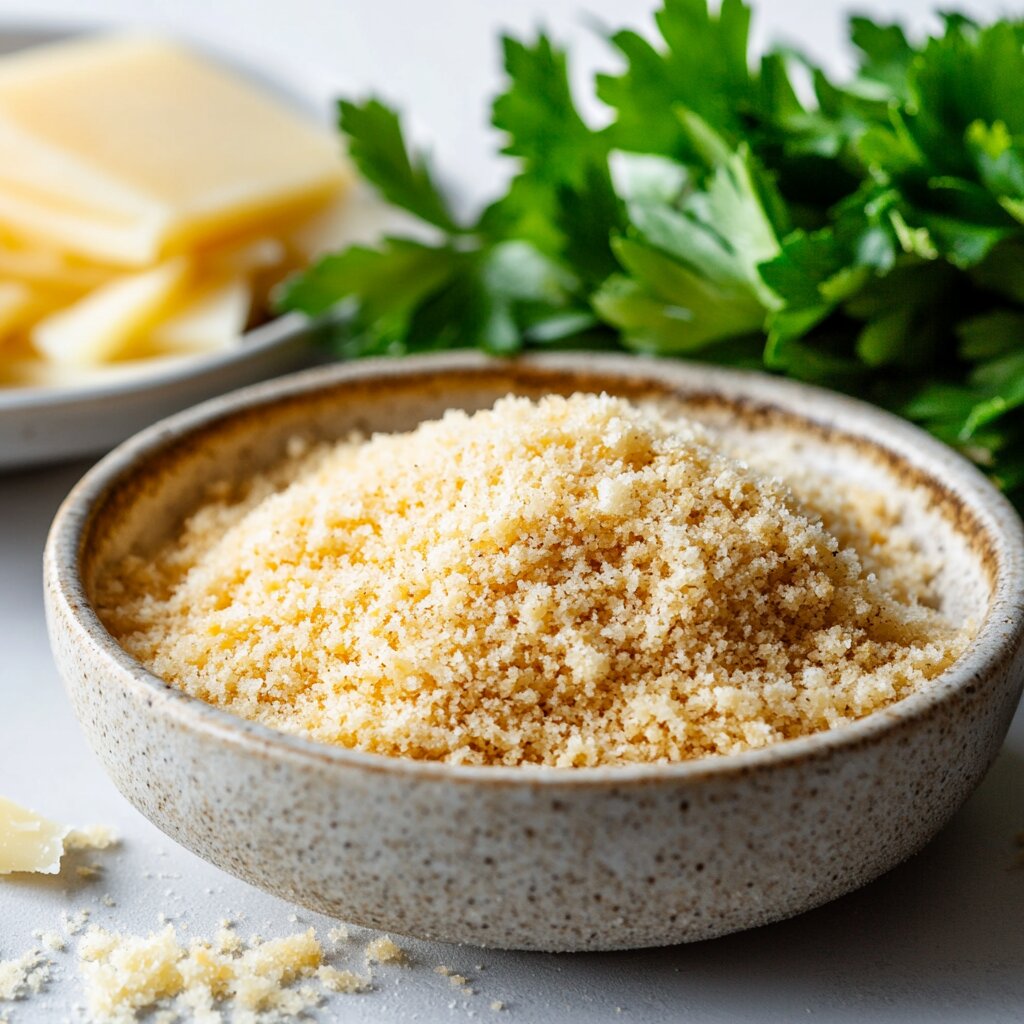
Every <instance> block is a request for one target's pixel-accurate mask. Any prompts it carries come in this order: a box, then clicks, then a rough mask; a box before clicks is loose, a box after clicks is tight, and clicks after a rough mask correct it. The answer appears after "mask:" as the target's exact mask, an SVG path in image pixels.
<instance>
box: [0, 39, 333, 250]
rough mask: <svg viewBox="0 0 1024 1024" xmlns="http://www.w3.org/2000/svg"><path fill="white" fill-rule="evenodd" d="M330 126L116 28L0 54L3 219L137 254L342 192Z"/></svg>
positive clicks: (201, 238)
mask: <svg viewBox="0 0 1024 1024" xmlns="http://www.w3.org/2000/svg"><path fill="white" fill-rule="evenodd" d="M346 177H347V176H346V172H345V170H344V169H343V165H342V163H341V160H340V156H339V154H338V151H337V144H336V142H335V140H334V139H333V138H332V136H331V134H330V133H328V132H326V131H323V130H321V129H319V128H318V127H316V126H314V125H312V124H310V123H309V122H307V120H306V119H305V118H303V117H302V116H300V115H299V114H298V113H296V112H295V111H293V110H291V109H290V108H289V107H287V106H286V105H285V104H283V103H282V102H280V101H279V100H277V99H276V98H275V97H273V96H271V95H269V94H267V93H266V92H265V91H263V90H261V89H259V88H257V87H256V86H255V85H254V84H252V83H251V82H249V81H247V80H245V79H243V78H241V77H240V76H238V75H236V74H233V73H231V72H229V71H227V70H226V69H224V68H221V67H219V66H216V65H214V64H213V63H211V62H210V61H207V60H206V59H204V58H202V57H201V56H199V55H197V54H194V53H192V52H190V51H189V50H187V49H185V48H183V47H181V46H178V45H176V44H174V43H171V42H167V41H161V40H155V39H147V38H139V37H131V36H115V37H104V38H97V39H85V40H77V41H73V42H70V43H61V44H57V45H54V46H48V47H44V48H40V49H37V50H34V51H28V52H26V53H24V54H18V55H15V56H13V57H10V58H5V60H4V62H3V64H2V66H0V221H3V222H5V223H7V224H9V225H11V226H13V227H15V228H16V229H18V230H19V231H21V232H23V233H25V234H28V235H31V236H32V237H35V238H40V239H45V240H47V241H48V242H49V243H51V244H53V245H55V246H57V247H60V248H64V249H68V250H70V251H72V252H76V253H80V254H82V255H84V256H88V257H90V258H92V259H96V260H100V261H109V262H113V263H118V264H122V265H133V266H142V265H145V264H147V263H150V262H153V261H155V260H157V259H159V258H161V256H163V255H165V254H167V253H169V252H173V251H180V250H183V249H185V248H188V247H194V246H198V245H203V244H207V243H210V242H212V241H216V240H219V239H225V238H228V237H230V236H231V235H233V234H236V233H240V232H244V231H246V230H249V229H251V227H252V225H254V224H257V223H267V224H269V223H272V222H274V221H278V222H282V223H283V222H286V221H288V220H290V219H291V220H293V219H295V218H297V217H299V216H300V215H302V214H304V213H308V211H309V210H311V209H313V208H315V207H317V206H318V205H321V204H323V203H325V202H327V201H329V200H330V199H331V198H332V197H334V196H336V195H337V194H338V192H339V190H340V189H341V188H342V186H343V185H344V183H345V181H346Z"/></svg>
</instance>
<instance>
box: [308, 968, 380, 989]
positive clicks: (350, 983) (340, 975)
mask: <svg viewBox="0 0 1024 1024" xmlns="http://www.w3.org/2000/svg"><path fill="white" fill-rule="evenodd" d="M316 976H317V978H319V979H320V983H321V984H322V985H323V987H324V988H325V989H327V990H328V991H329V992H343V993H346V994H351V993H355V992H365V991H367V989H369V988H370V986H371V984H372V980H371V978H370V977H369V976H367V975H361V974H356V973H355V971H342V970H338V968H336V967H328V966H324V967H321V968H320V969H319V970H318V971H317V972H316Z"/></svg>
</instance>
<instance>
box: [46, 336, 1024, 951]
mask: <svg viewBox="0 0 1024 1024" xmlns="http://www.w3.org/2000/svg"><path fill="white" fill-rule="evenodd" d="M600 389H604V390H608V391H611V392H617V393H621V394H626V395H630V396H632V397H638V396H648V395H650V396H653V397H660V396H666V397H672V398H673V399H675V398H678V399H679V400H680V401H682V402H683V404H684V406H685V407H686V408H688V409H690V410H691V411H693V412H694V414H695V415H697V416H698V417H699V418H701V417H702V418H705V419H709V420H713V421H715V420H717V421H718V422H719V423H723V422H729V423H731V424H732V425H733V427H734V428H736V429H741V430H748V431H749V432H750V436H751V437H752V438H754V437H757V438H759V439H760V440H762V441H763V439H764V438H765V437H766V436H769V435H770V432H771V431H772V430H784V431H786V432H787V433H788V434H790V435H791V434H792V433H793V432H794V431H795V432H797V433H798V434H799V435H800V436H806V437H807V439H808V449H809V451H811V450H813V451H816V452H817V454H818V456H820V455H821V453H823V452H825V453H834V454H835V455H836V458H837V464H839V463H843V462H845V461H848V460H853V461H854V462H859V464H860V465H861V467H862V468H865V471H869V472H871V473H874V474H882V476H883V477H884V478H885V479H888V480H890V481H891V484H892V487H893V488H896V489H897V490H899V491H900V492H901V493H905V494H907V495H908V496H909V497H908V509H909V511H908V515H911V516H912V517H914V519H915V521H919V522H920V524H921V535H922V538H927V542H929V543H933V544H935V545H936V546H937V550H941V551H942V552H944V553H945V554H946V561H947V569H946V571H945V573H944V575H943V580H942V587H943V589H944V591H945V594H946V595H947V597H948V605H949V607H950V608H951V609H955V610H956V611H957V613H958V614H959V613H963V612H965V611H967V612H970V611H972V610H973V612H974V613H975V614H977V616H978V618H979V619H982V620H983V621H981V628H980V630H979V632H978V635H977V637H976V639H975V640H974V642H973V643H972V644H971V646H970V648H969V650H968V651H967V652H966V653H965V655H964V656H963V657H962V658H961V659H960V660H959V661H958V662H957V663H956V665H955V666H954V667H953V668H952V669H951V670H950V671H948V672H947V673H945V674H944V675H943V676H941V677H940V678H939V679H938V680H936V681H934V682H933V683H932V684H930V685H929V686H928V687H926V688H925V689H923V690H922V691H921V692H919V693H917V694H915V695H913V696H911V697H909V698H907V699H905V700H903V701H901V702H899V703H898V704H895V705H893V706H891V707H890V708H888V709H886V710H884V711H880V712H877V713H875V714H873V715H870V716H868V717H866V718H864V719H861V720H860V721H859V722H856V723H854V724H852V725H849V726H845V727H843V728H841V729H837V730H834V731H832V732H827V733H820V734H818V735H815V736H811V737H808V738H804V739H799V740H793V741H788V742H785V743H779V744H776V745H774V746H771V747H768V748H765V749H762V750H757V751H752V752H748V753H745V754H741V755H737V756H733V757H728V758H720V759H713V760H704V761H695V762H690V763H683V764H677V765H668V766H665V765H661V766H655V765H650V766H632V767H616V768H591V769H515V768H473V767H453V766H448V765H443V764H428V763H421V762H415V761H405V760H399V759H394V758H384V757H379V756H376V755H369V754H362V753H357V752H354V751H350V750H344V749H339V748H333V747H328V746H321V745H318V744H314V743H312V742H308V741H305V740H303V739H301V738H298V737H293V736H288V735H285V734H281V733H276V732H273V731H271V730H269V729H267V728H265V727H263V726H260V725H257V724H254V723H251V722H246V721H242V720H240V719H237V718H235V717H234V716H232V715H230V714H228V713H227V712H225V711H222V710H220V709H218V708H214V707H210V706H208V705H206V704H204V703H202V702H200V701H198V700H195V699H193V698H191V697H188V696H186V695H184V694H182V693H181V692H179V691H177V690H175V689H173V688H171V687H169V686H167V685H166V684H164V683H163V682H161V681H160V680H159V679H157V678H156V677H154V676H153V675H152V674H150V673H149V672H147V671H146V670H145V669H144V668H142V666H141V665H139V664H138V663H137V662H135V661H134V660H133V659H132V658H131V657H130V656H129V655H128V654H126V653H125V652H124V651H123V650H122V649H121V648H120V647H119V646H118V645H117V644H116V643H115V641H114V640H113V639H112V638H111V637H110V636H109V634H108V633H107V632H106V630H105V629H104V627H103V626H102V624H101V623H100V622H99V620H98V619H97V617H96V615H95V613H94V612H93V610H92V607H91V606H90V603H89V597H88V594H89V589H90V586H91V580H92V579H93V578H94V576H95V573H96V572H97V569H98V567H101V566H102V565H103V564H104V563H105V562H107V561H109V560H110V559H111V558H116V557H118V556H119V555H120V554H121V553H123V552H124V551H125V550H127V549H128V548H132V547H133V548H136V549H138V550H142V551H145V550H146V548H147V546H149V545H151V544H153V543H154V542H155V541H156V540H158V539H159V538H160V537H161V536H163V535H165V534H166V531H167V530H168V529H169V528H171V527H172V526H173V524H175V523H176V522H178V521H179V520H180V518H181V516H182V515H184V514H186V513H187V512H188V511H189V510H190V509H191V508H192V507H194V505H195V503H196V501H197V500H198V496H199V494H200V491H201V488H202V486H203V485H204V484H206V483H207V482H209V481H211V480H213V479H217V478H219V477H223V476H225V475H227V476H239V475H244V474H246V473H249V472H251V471H252V470H253V469H254V468H257V467H259V466H262V465H265V464H267V463H268V462H270V461H272V460H274V459H276V458H277V457H279V455H280V453H281V451H282V449H283V446H284V444H285V443H286V441H287V439H288V438H289V437H290V436H294V435H295V434H304V435H307V436H314V437H336V436H340V435H343V434H345V433H347V432H348V431H349V430H351V429H353V428H361V429H364V430H365V429H374V428H376V429H383V430H392V429H404V428H408V427H411V426H412V425H414V424H415V423H416V422H417V421H419V420H421V419H424V418H428V417H433V416H436V415H438V414H439V413H440V412H441V411H442V410H443V409H444V408H446V407H449V406H464V407H466V408H475V407H479V406H483V405H489V404H491V403H492V402H493V401H494V399H495V398H496V397H498V396H500V395H502V394H505V393H507V392H509V391H517V392H521V393H525V394H531V395H537V394H541V393H544V392H549V391H560V392H571V391H574V390H591V391H592V390H600ZM809 457H811V456H809ZM45 575H46V604H47V614H48V621H49V628H50V636H51V641H52V645H53V649H54V653H55V656H56V659H57V664H58V666H59V669H60V671H61V674H62V676H63V678H64V680H65V683H66V686H67V689H68V692H69V694H70V696H71V699H72V702H73V704H74V707H75V711H76V713H77V714H78V717H79V719H80V721H81V723H82V726H83V728H84V729H85V732H86V734H87V736H88V738H89V741H90V743H91V744H92V746H93V748H94V749H95V751H96V752H97V754H98V755H99V756H100V758H101V760H102V761H103V763H104V765H105V766H106V768H107V771H108V772H109V773H110V775H111V777H112V778H113V779H114V781H115V783H116V784H117V786H118V787H119V788H120V790H121V791H122V793H124V794H125V796H126V797H127V798H128V799H129V800H131V801H132V802H133V803H134V804H135V805H136V806H137V807H138V808H139V809H140V810H141V811H142V812H143V813H144V814H145V815H146V816H147V817H149V818H150V819H151V820H152V821H154V822H155V823H156V824H157V825H159V826H160V827H161V828H162V829H163V830H164V831H166V832H167V833H168V834H169V835H170V836H172V837H173V838H174V839H176V840H178V841H179V842H181V843H182V844H184V845H185V846H187V847H188V848H189V849H191V850H194V851H195V852H196V853H198V854H199V855H200V856H202V857H205V858H207V859H208V860H210V861H212V862H213V863H215V864H217V865H219V866H220V867H222V868H224V869H225V870H227V871H230V872H232V873H233V874H236V875H238V876H240V877H241V878H244V879H246V880H248V881H249V882H251V883H253V884H254V885H257V886H260V887H261V888H263V889H266V890H268V891H270V892H273V893H276V894H278V895H280V896H283V897H285V898H287V899H290V900H294V901H295V902H297V903H300V904H303V905H305V906H307V907H309V908H311V909H314V910H318V911H322V912H325V913H327V914H332V915H335V916H337V917H340V918H344V919H346V920H349V921H354V922H357V923H359V924H363V925H368V926H372V927H377V928H384V929H387V930H389V931H393V932H398V933H405V934H411V935H417V936H422V937H432V938H439V939H445V940H450V941H458V942H468V943H474V944H478V945H485V946H498V947H509V948H520V949H543V950H594V949H615V948H626V947H638V946H650V945H662V944H669V943H675V942H686V941H693V940H697V939H704V938H709V937H712V936H716V935H721V934H724V933H726V932H730V931H735V930H738V929H741V928H749V927H752V926H755V925H759V924H764V923H767V922H769V921H774V920H777V919H779V918H783V917H787V916H789V915H792V914H797V913H800V912H801V911H803V910H807V909H809V908H811V907H814V906H816V905H818V904H821V903H824V902H825V901H827V900H830V899H833V898H834V897H836V896H839V895H841V894H842V893H845V892H848V891H849V890H851V889H853V888H855V887H857V886H859V885H862V884H864V883H865V882H867V881H869V880H871V879H872V878H875V877H876V876H877V875H879V874H881V873H882V872H884V871H886V870H888V869H889V868H891V867H893V866H894V865H895V864H897V863H898V862H899V861H901V860H903V859H904V858H906V857H908V856H909V855H910V854H912V853H913V852H914V851H916V850H917V849H918V848H919V847H921V846H922V845H923V844H924V843H926V842H927V841H928V840H929V839H930V838H931V837H932V836H933V835H934V834H935V832H936V831H937V830H938V829H939V828H941V826H942V825H943V824H944V823H945V822H946V820H947V819H948V818H949V817H950V816H951V815H952V814H953V812H954V811H955V810H956V809H957V808H958V807H959V806H960V804H961V803H962V802H963V800H964V799H965V798H966V797H967V795H968V794H969V793H970V792H971V791H972V789H973V788H974V787H975V786H976V785H977V783H978V782H979V781H980V779H981V777H982V776H983V775H984V773H985V771H986V769H987V768H988V766H989V764H990V763H991V761H992V759H993V758H994V757H995V754H996V752H997V750H998V748H999V745H1000V743H1001V742H1002V739H1003V736H1004V734H1005V732H1006V729H1007V727H1008V724H1009V722H1010V718H1011V716H1012V714H1013V710H1014V708H1015V707H1016V704H1017V701H1018V698H1019V696H1020V689H1021V674H1022V639H1024V540H1022V527H1021V522H1020V520H1019V518H1018V517H1017V515H1016V513H1015V512H1014V511H1013V509H1012V508H1011V507H1010V506H1009V504H1008V503H1007V502H1006V501H1005V500H1004V499H1003V498H1002V497H1001V496H1000V495H999V494H998V493H997V492H996V491H995V490H994V489H993V488H992V487H991V486H990V485H989V484H988V483H987V482H986V481H985V479H984V478H983V477H982V476H981V474H980V473H978V472H977V471H976V470H975V469H974V468H973V467H971V466H970V465H969V464H968V463H967V462H965V461H964V460H962V459H961V458H959V457H958V456H956V455H955V454H954V453H953V452H952V451H950V450H949V449H947V448H945V447H944V446H943V445H941V444H939V443H938V442H936V441H933V440H931V439H930V438H928V437H926V436H925V435H924V434H922V433H921V432H920V431H918V430H916V429H914V428H913V427H911V426H909V425H907V424H905V423H903V422H901V421H899V420H897V419H895V418H893V417H891V416H888V415H886V414H884V413H881V412H879V411H877V410H875V409H872V408H870V407H868V406H865V405H863V404H861V403H858V402H856V401H853V400H850V399H846V398H842V397H839V396H837V395H833V394H830V393H827V392H823V391H819V390H816V389H813V388H808V387H804V386H801V385H797V384H793V383H790V382H786V381H781V380H776V379H772V378H768V377H765V376H763V375H759V374H743V373H735V372H729V371H722V370H714V369H707V368H704V367H699V366H695V365H692V364H685V363H677V362H661V361H655V360H647V359H641V358H636V357H621V356H603V355H583V354H564V355H548V356H543V357H534V358H529V359H521V360H517V361H514V362H499V361H491V360H488V359H486V358H484V357H481V356H479V355H476V354H456V355H443V356H429V357H423V358H417V359H407V360H402V361H394V362H365V363H358V364H349V365H339V366H332V367H328V368H324V369H318V370H314V371H310V372H307V373H303V374H298V375H295V376H293V377H291V378H285V379H282V380H279V381H274V382H272V383H269V384H264V385H259V386H256V387H254V388H250V389H247V390H245V391H242V392H237V393H235V394H232V395H228V396H225V397H223V398H219V399H216V400H214V401H211V402H208V403H206V404H205V405H202V406H199V407H197V408H195V409H192V410H189V411H187V412H185V413H181V414H179V415H177V416H175V417H173V418H171V419H169V420H166V421H164V422H163V423H159V424H157V425H156V426H154V427H151V428H150V429H148V430H146V431H145V432H143V433H142V434H140V435H138V436H136V437H135V438H133V439H132V440H130V441H128V442H126V443H125V444H124V445H122V446H121V447H120V448H118V449H117V450H116V451H114V452H113V453H112V454H111V455H109V456H108V457H107V458H106V459H104V460H103V461H102V462H101V463H100V464H99V465H98V466H96V467H95V468H94V469H93V470H92V471H91V472H90V473H89V474H88V475H87V476H86V477H85V478H84V479H83V480H82V481H81V482H80V483H79V484H78V486H77V487H76V488H75V489H74V490H73V491H72V493H71V495H70V496H69V497H68V499H67V500H66V502H65V503H64V505H63V507H62V509H61V510H60V512H59V513H58V515H57V518H56V520H55V522H54V525H53V529H52V532H51V534H50V539H49V543H48V545H47V550H46V556H45Z"/></svg>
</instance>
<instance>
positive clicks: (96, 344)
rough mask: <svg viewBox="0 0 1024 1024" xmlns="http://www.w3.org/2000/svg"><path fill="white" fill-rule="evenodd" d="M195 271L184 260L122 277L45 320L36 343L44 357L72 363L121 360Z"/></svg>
mask: <svg viewBox="0 0 1024 1024" xmlns="http://www.w3.org/2000/svg"><path fill="white" fill-rule="evenodd" d="M190 269H191V266H190V263H189V261H188V260H186V259H185V258H184V257H178V258H176V259H173V260H168V261H167V262H166V263H162V264H160V265H158V266H156V267H154V268H153V269H152V270H147V271H143V272H141V273H138V274H127V275H125V276H123V277H121V278H117V279H115V280H114V281H113V282H112V283H110V284H108V285H105V286H104V287H102V288H98V289H96V291H93V292H90V293H89V294H88V295H86V296H85V298H83V299H80V300H79V301H77V302H75V303H73V304H72V305H71V306H68V307H67V308H66V309H62V310H60V311H59V312H57V313H54V314H53V315H52V316H48V317H46V318H45V319H43V320H40V321H39V323H37V324H36V326H35V328H34V329H33V331H32V335H31V337H32V343H33V345H34V346H35V348H36V350H37V351H38V352H39V353H40V354H41V355H43V356H45V357H46V358H48V359H51V360H53V361H54V362H57V363H64V364H66V365H73V366H93V365H95V364H97V363H101V362H106V361H109V360H111V359H117V358H118V357H120V356H122V355H123V354H125V353H127V352H128V351H129V350H130V348H131V344H132V342H133V341H134V340H135V339H136V337H138V336H139V335H141V334H142V332H144V331H145V330H147V329H148V328H150V327H152V326H153V325H154V324H156V323H157V322H159V320H160V319H161V318H162V316H163V315H164V313H165V311H166V310H167V309H168V308H169V307H170V305H171V303H172V301H173V299H174V297H175V296H176V295H177V294H178V293H180V292H181V291H182V290H183V289H184V287H185V284H186V282H187V281H188V278H189V272H190Z"/></svg>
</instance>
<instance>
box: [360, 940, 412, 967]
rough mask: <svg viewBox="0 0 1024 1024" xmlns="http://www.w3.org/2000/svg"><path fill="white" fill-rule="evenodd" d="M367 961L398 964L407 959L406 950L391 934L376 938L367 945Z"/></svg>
mask: <svg viewBox="0 0 1024 1024" xmlns="http://www.w3.org/2000/svg"><path fill="white" fill-rule="evenodd" d="M365 955H366V962H367V963H371V964H372V963H377V964H398V963H403V962H404V961H405V959H406V956H405V950H404V949H402V947H401V946H399V945H398V944H397V943H396V942H395V941H394V940H393V939H392V938H391V936H390V935H382V936H381V937H380V938H379V939H374V940H373V941H372V942H371V943H370V944H369V945H368V946H367V947H366V954H365Z"/></svg>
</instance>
